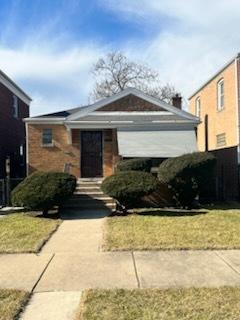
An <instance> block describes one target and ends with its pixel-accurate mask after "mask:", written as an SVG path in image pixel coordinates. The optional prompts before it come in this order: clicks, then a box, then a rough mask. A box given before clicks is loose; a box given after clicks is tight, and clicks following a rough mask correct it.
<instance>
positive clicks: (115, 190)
mask: <svg viewBox="0 0 240 320" xmlns="http://www.w3.org/2000/svg"><path fill="white" fill-rule="evenodd" d="M157 186H158V180H157V179H156V178H155V177H154V176H153V175H151V174H150V173H148V172H140V171H122V172H117V173H116V174H114V175H112V176H110V177H107V178H106V179H104V181H103V183H102V190H103V192H104V193H106V194H108V195H109V196H110V197H112V198H114V199H116V200H117V201H118V202H119V203H120V204H121V205H123V206H124V207H126V208H133V207H139V204H140V203H141V198H142V197H144V196H146V195H148V194H151V193H152V192H153V191H154V190H156V189H157Z"/></svg>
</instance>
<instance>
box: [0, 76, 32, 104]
mask: <svg viewBox="0 0 240 320" xmlns="http://www.w3.org/2000/svg"><path fill="white" fill-rule="evenodd" d="M0 80H2V81H1V82H2V83H3V85H4V86H5V87H7V88H8V89H9V90H11V91H12V92H13V93H14V94H15V95H16V96H18V97H19V98H20V99H21V100H22V101H23V102H24V103H26V104H28V105H29V104H30V103H31V101H32V98H31V97H29V95H27V94H26V93H25V92H24V91H23V90H22V89H21V88H20V87H19V86H18V85H17V84H16V83H15V82H14V81H13V80H12V79H10V78H9V77H8V76H7V75H6V73H4V72H3V71H2V70H0Z"/></svg>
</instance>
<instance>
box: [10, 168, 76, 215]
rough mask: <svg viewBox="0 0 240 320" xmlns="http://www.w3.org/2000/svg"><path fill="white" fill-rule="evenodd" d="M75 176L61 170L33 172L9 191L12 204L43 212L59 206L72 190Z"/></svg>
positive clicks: (74, 186)
mask: <svg viewBox="0 0 240 320" xmlns="http://www.w3.org/2000/svg"><path fill="white" fill-rule="evenodd" d="M75 188H76V178H75V177H74V176H73V175H70V174H68V173H62V172H35V173H33V174H31V175H30V176H28V177H27V178H26V179H25V180H24V181H23V182H21V183H20V184H19V185H18V186H17V187H16V188H15V189H14V190H13V191H12V193H11V200H12V204H13V205H15V206H20V207H25V208H26V209H29V210H41V211H43V213H44V214H46V213H47V212H48V210H50V209H51V208H53V207H54V206H60V205H61V204H62V203H64V202H65V201H66V200H67V199H68V198H69V197H70V196H71V195H72V194H73V192H74V190H75Z"/></svg>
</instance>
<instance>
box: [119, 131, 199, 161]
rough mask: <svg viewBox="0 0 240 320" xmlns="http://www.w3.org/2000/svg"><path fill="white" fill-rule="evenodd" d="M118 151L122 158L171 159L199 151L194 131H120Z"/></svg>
mask: <svg viewBox="0 0 240 320" xmlns="http://www.w3.org/2000/svg"><path fill="white" fill-rule="evenodd" d="M117 137H118V149H119V154H120V155H121V156H122V157H131V158H135V157H151V158H169V157H177V156H180V155H182V154H184V153H190V152H195V151H197V141H196V135H195V132H194V130H186V131H182V130H176V131H169V130H161V131H160V130H156V131H154V130H145V131H143V130H139V131H132V130H127V129H118V131H117Z"/></svg>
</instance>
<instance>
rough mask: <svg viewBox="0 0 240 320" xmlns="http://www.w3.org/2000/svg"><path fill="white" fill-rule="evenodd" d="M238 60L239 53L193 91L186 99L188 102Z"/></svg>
mask: <svg viewBox="0 0 240 320" xmlns="http://www.w3.org/2000/svg"><path fill="white" fill-rule="evenodd" d="M239 58H240V53H238V54H237V55H236V56H235V57H234V58H232V59H231V60H230V61H228V62H227V63H226V64H224V66H223V67H222V68H221V69H219V70H218V71H217V72H216V73H214V75H213V76H211V77H210V78H209V79H208V80H207V81H205V82H204V83H203V84H202V85H201V86H200V87H199V88H198V89H197V90H195V91H194V93H192V94H191V96H190V97H189V98H188V100H190V99H192V98H193V97H194V96H196V94H198V93H199V92H200V91H201V90H202V89H203V88H204V87H206V86H207V85H208V84H209V83H210V82H211V81H212V80H213V79H215V78H216V77H217V76H218V75H219V74H220V73H221V72H223V71H224V70H225V69H226V68H227V67H229V66H230V65H231V64H232V63H233V62H234V61H235V60H236V59H239Z"/></svg>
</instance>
